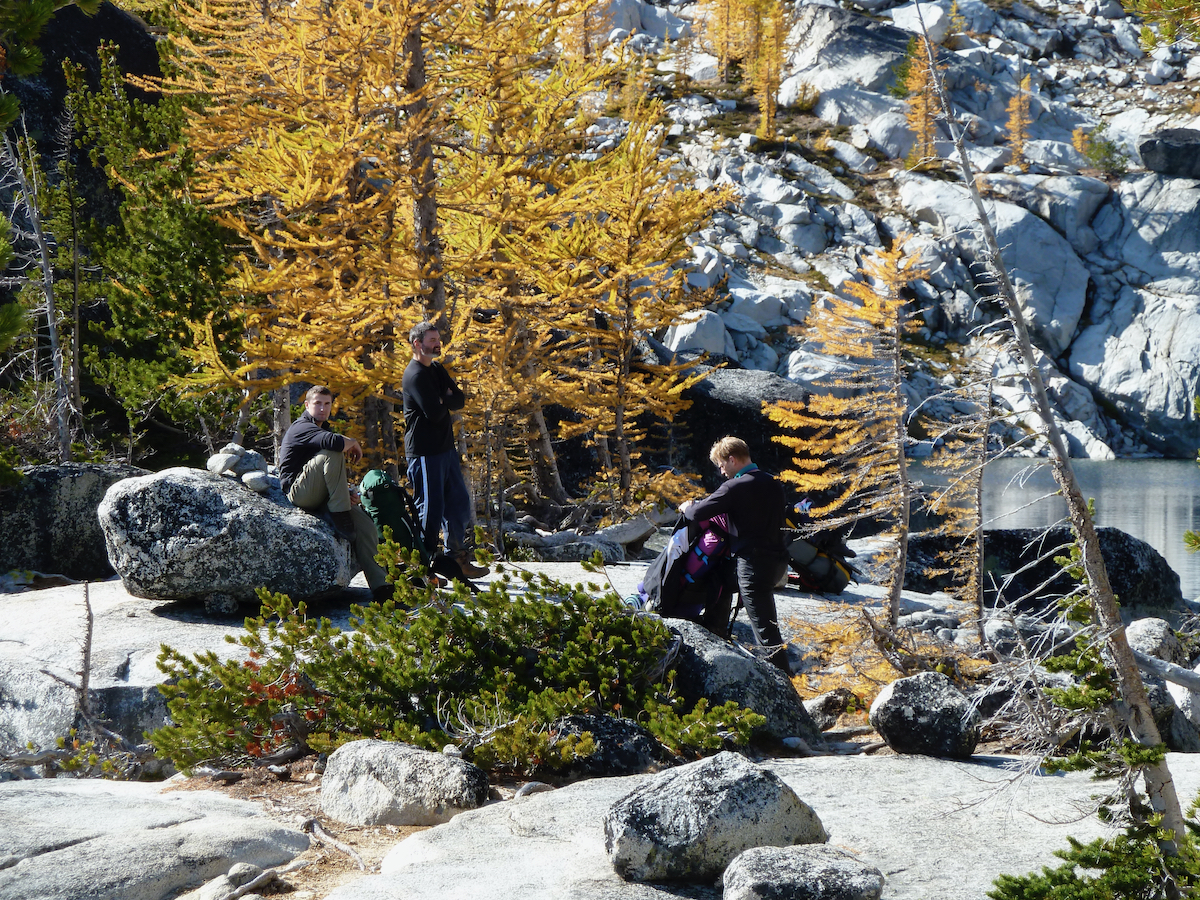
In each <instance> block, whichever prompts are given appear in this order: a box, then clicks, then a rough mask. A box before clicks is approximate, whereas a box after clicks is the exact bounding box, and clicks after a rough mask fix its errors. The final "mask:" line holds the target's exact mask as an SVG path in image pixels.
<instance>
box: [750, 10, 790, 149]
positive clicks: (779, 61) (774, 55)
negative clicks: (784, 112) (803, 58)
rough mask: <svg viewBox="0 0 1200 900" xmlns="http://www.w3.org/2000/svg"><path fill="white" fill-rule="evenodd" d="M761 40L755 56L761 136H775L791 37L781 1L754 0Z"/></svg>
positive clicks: (766, 138) (755, 80)
mask: <svg viewBox="0 0 1200 900" xmlns="http://www.w3.org/2000/svg"><path fill="white" fill-rule="evenodd" d="M752 3H753V4H754V8H755V12H756V14H757V18H758V21H759V35H760V39H759V41H758V43H757V49H756V51H755V53H754V55H753V64H754V93H755V95H756V96H757V97H758V128H757V130H756V131H755V134H757V136H758V137H760V138H762V139H764V140H769V139H771V138H774V137H775V115H776V112H777V107H778V99H777V97H778V94H779V84H780V81H781V80H782V78H783V63H784V45H785V43H786V41H787V36H788V27H789V22H788V15H787V9H786V7H785V6H784V4H783V3H782V2H780V0H752Z"/></svg>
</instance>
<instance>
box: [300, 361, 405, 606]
mask: <svg viewBox="0 0 1200 900" xmlns="http://www.w3.org/2000/svg"><path fill="white" fill-rule="evenodd" d="M332 411H333V391H331V390H330V389H329V388H327V387H326V386H325V385H323V384H318V385H314V386H313V387H311V388H309V389H308V393H306V394H305V395H304V412H303V413H301V414H300V418H298V419H297V420H296V421H295V422H293V423H292V425H291V427H290V428H288V430H287V433H286V434H285V435H284V436H283V442H282V443H281V444H280V446H279V461H278V466H277V468H278V470H279V483H280V486H281V487H282V488H283V492H284V493H285V494H287V498H288V499H289V500H291V501H292V505H293V506H298V507H299V508H300V509H304V510H308V511H309V512H313V513H320V512H322V511H323V510H324V511H327V512H328V513H329V518H330V520H331V522H332V524H333V529H334V531H335V532H336V533H337V534H338V536H339V537H342V538H345V539H346V540H347V541H349V542H350V544H351V546H353V547H354V555H355V557H356V558H357V559H358V564H359V565H360V566H362V570H363V575H364V576H366V579H367V585H368V586H369V587H370V588H371V594H372V595H373V596H374V597H375V598H376V599H379V598H381V597H385V596H389V595H390V594H391V585H389V584H388V583H387V572H385V571H384V570H383V568H382V567H381V566H380V565H379V563H377V562H376V561H375V554H376V553H378V552H379V532H378V530H377V529H376V528H375V523H374V522H373V521H372V520H371V517H370V516H369V515H367V514H366V513H365V512H364V511H363V509H362V507H360V506H356V505H355V504H354V502H353V501H352V500H351V497H350V482H349V480H348V473H347V471H346V463H347V462H351V463H356V462H358V461H359V460H360V459H362V446H361V445H360V444H359V443H358V441H356V440H355V439H354V438H352V437H345V436H344V435H340V434H338V433H337V432H335V431H334V430H333V428H331V427H330V425H329V414H330V413H331V412H332Z"/></svg>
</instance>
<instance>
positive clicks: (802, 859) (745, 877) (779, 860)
mask: <svg viewBox="0 0 1200 900" xmlns="http://www.w3.org/2000/svg"><path fill="white" fill-rule="evenodd" d="M721 880H722V882H723V883H724V885H725V893H724V894H723V900H879V898H880V897H881V896H882V895H883V873H882V872H880V871H879V870H878V869H876V868H875V867H874V866H869V865H867V864H866V863H864V862H862V861H861V860H860V859H859V858H858V857H856V856H854V855H853V854H851V853H847V852H846V851H845V850H839V849H837V848H836V847H825V846H819V845H818V846H802V847H754V848H753V849H750V850H747V851H746V852H745V853H743V854H741V855H740V856H738V857H737V858H736V859H735V860H734V861H733V862H731V863H730V864H729V868H727V869H726V870H725V875H724V876H723V877H722V879H721Z"/></svg>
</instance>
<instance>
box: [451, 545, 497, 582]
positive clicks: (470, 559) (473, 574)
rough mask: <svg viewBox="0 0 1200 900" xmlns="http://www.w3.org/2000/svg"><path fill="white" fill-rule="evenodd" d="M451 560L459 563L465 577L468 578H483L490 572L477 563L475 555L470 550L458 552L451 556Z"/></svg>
mask: <svg viewBox="0 0 1200 900" xmlns="http://www.w3.org/2000/svg"><path fill="white" fill-rule="evenodd" d="M450 558H451V559H452V560H454V561H455V562H456V563H458V567H459V568H460V569H462V573H463V575H465V576H466V577H467V578H482V577H483V576H484V575H486V574H487V573H488V570H487V569H486V568H484V567H483V566H481V565H479V564H478V563H476V562H475V554H473V553H472V552H471V551H470V550H458V551H456V552H454V553H451V554H450Z"/></svg>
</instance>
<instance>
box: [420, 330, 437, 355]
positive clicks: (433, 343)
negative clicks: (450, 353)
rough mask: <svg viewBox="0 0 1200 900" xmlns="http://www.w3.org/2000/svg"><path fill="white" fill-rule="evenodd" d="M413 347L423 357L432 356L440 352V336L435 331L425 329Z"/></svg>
mask: <svg viewBox="0 0 1200 900" xmlns="http://www.w3.org/2000/svg"><path fill="white" fill-rule="evenodd" d="M413 347H414V348H415V349H416V351H417V352H418V353H419V354H420V355H421V356H424V357H427V358H432V357H436V356H441V354H442V336H441V335H440V334H438V333H437V331H427V332H425V334H423V335H422V336H421V340H419V341H415V342H414V343H413Z"/></svg>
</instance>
